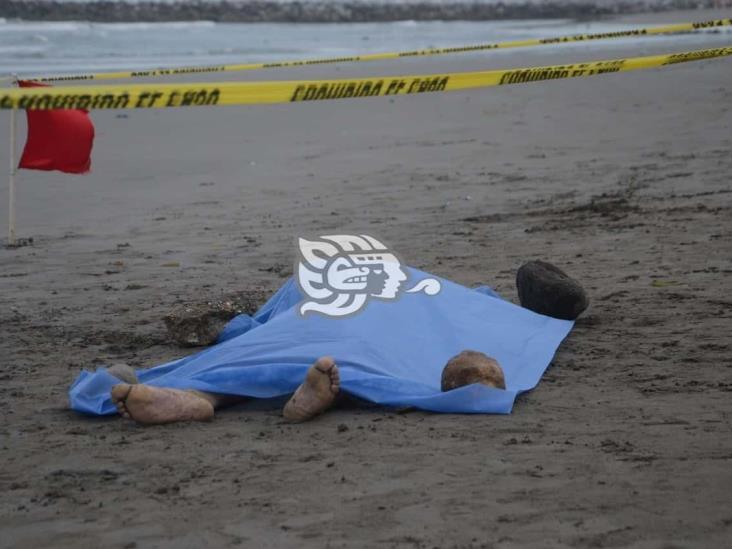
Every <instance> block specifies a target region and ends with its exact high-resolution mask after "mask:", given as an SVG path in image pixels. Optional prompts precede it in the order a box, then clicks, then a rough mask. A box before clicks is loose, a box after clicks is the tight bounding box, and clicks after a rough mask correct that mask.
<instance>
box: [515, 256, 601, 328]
mask: <svg viewBox="0 0 732 549" xmlns="http://www.w3.org/2000/svg"><path fill="white" fill-rule="evenodd" d="M516 288H517V289H518V295H519V300H520V301H521V306H522V307H525V308H527V309H529V310H531V311H534V312H535V313H539V314H542V315H547V316H551V317H554V318H561V319H564V320H575V319H576V318H577V317H578V316H579V315H580V314H582V311H584V310H585V309H586V308H587V305H589V303H590V300H589V299H588V298H587V294H586V293H585V290H584V289H583V288H582V286H581V285H580V283H579V282H577V281H576V280H574V279H573V278H571V277H570V276H568V275H567V274H566V273H565V272H564V271H562V270H561V269H559V268H558V267H555V266H554V265H552V264H551V263H547V262H546V261H529V262H527V263H524V264H523V265H522V266H521V268H520V269H519V270H518V272H517V273H516Z"/></svg>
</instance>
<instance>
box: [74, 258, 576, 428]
mask: <svg viewBox="0 0 732 549" xmlns="http://www.w3.org/2000/svg"><path fill="white" fill-rule="evenodd" d="M408 274H409V277H410V279H411V280H418V279H420V278H423V277H425V276H427V275H426V273H423V272H421V271H418V270H416V269H408ZM439 280H440V282H441V284H442V290H441V291H440V293H438V294H437V295H434V296H428V295H425V294H422V293H412V294H410V293H405V294H403V295H401V296H400V297H399V299H397V300H395V301H384V300H378V299H374V300H372V301H370V302H369V303H368V304H367V305H366V307H365V308H364V310H363V311H361V312H359V313H358V314H355V315H353V316H350V317H347V318H332V317H327V316H323V315H320V314H317V313H316V314H308V315H307V316H304V317H303V316H301V315H299V313H298V311H297V305H298V303H300V301H301V300H302V296H301V293H300V290H299V289H298V287H297V284H296V283H295V281H294V280H293V279H290V280H289V281H287V282H286V283H285V284H284V286H283V287H282V288H280V290H279V291H278V292H277V293H276V294H275V295H274V296H273V297H272V298H271V299H270V300H269V301H268V302H267V303H266V304H265V305H264V306H263V307H262V308H261V309H260V310H259V311H258V312H257V313H256V314H255V315H254V316H253V317H250V316H248V315H240V316H238V317H236V318H234V319H233V320H232V321H231V322H230V323H229V324H228V325H227V326H226V328H225V329H224V332H223V333H222V334H221V337H220V338H219V342H218V343H217V344H216V345H214V346H212V347H209V348H207V349H206V350H204V351H201V352H199V353H196V354H194V355H191V356H188V357H186V358H182V359H180V360H176V361H173V362H169V363H167V364H163V365H161V366H158V367H156V368H151V369H142V370H138V371H137V375H138V377H139V379H140V382H141V383H146V384H149V385H154V386H158V387H171V388H179V389H198V390H201V391H211V392H216V393H225V394H232V395H242V396H250V397H258V398H268V397H276V396H281V395H286V394H288V393H291V392H293V391H294V390H295V389H296V388H297V386H298V385H299V384H300V383H301V382H302V380H303V378H304V376H305V373H306V371H307V369H308V368H309V367H310V365H312V364H313V362H314V361H315V360H316V359H317V358H318V357H321V356H323V355H330V356H332V357H333V358H334V359H335V361H336V363H337V364H338V367H339V369H340V377H341V389H342V390H343V391H345V392H348V393H350V394H353V395H355V396H358V397H360V398H363V399H366V400H368V401H371V402H374V403H378V404H383V405H388V406H400V407H401V406H414V407H417V408H421V409H424V410H431V411H434V412H457V413H509V412H510V411H511V409H512V407H513V402H514V399H515V398H516V395H517V394H519V393H521V392H523V391H528V390H530V389H532V388H534V387H535V386H536V384H537V383H538V382H539V380H540V379H541V376H542V374H543V373H544V371H545V370H546V368H547V366H548V365H549V363H550V362H551V359H552V357H553V356H554V353H555V352H556V349H557V347H558V346H559V344H560V343H561V342H562V340H563V339H564V338H565V337H566V336H567V334H568V333H569V331H570V330H571V329H572V326H573V322H571V321H566V320H558V319H554V318H550V317H547V316H543V315H539V314H536V313H533V312H531V311H529V310H527V309H523V308H521V307H519V306H516V305H514V304H512V303H509V302H508V301H505V300H503V299H501V298H500V297H499V296H498V295H497V294H496V293H495V292H493V291H492V290H490V289H489V288H479V289H469V288H466V287H464V286H460V285H458V284H455V283H453V282H450V281H448V280H444V279H439ZM466 349H470V350H475V351H481V352H483V353H485V354H487V355H488V356H491V357H493V358H495V359H496V360H498V362H499V364H500V365H501V366H502V367H503V370H504V373H505V376H506V390H500V389H493V388H491V387H487V386H484V385H479V384H475V385H469V386H466V387H461V388H459V389H455V390H452V391H448V392H442V391H441V389H440V381H441V375H442V370H443V368H444V366H445V364H446V363H447V361H448V360H449V359H450V358H451V357H453V356H455V355H456V354H458V353H459V352H461V351H463V350H466ZM117 383H119V380H117V379H116V378H114V377H113V376H111V375H110V374H109V373H107V371H106V369H104V368H100V369H98V370H97V371H96V372H88V371H83V372H82V373H81V374H80V375H79V377H78V378H77V379H76V381H75V382H74V384H73V385H72V387H71V389H70V390H69V397H70V401H71V407H72V408H73V409H74V410H76V411H79V412H82V413H87V414H98V415H105V414H112V413H115V412H116V410H115V408H114V406H113V404H112V402H111V400H110V396H109V395H110V390H111V388H112V387H113V386H114V385H115V384H117Z"/></svg>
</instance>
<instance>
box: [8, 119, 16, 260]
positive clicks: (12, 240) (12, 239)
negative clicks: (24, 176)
mask: <svg viewBox="0 0 732 549" xmlns="http://www.w3.org/2000/svg"><path fill="white" fill-rule="evenodd" d="M15 111H16V109H15V106H13V108H12V109H10V172H9V174H8V175H9V180H8V245H9V246H15V244H16V236H15V172H16V167H15V133H16V132H15V126H16V118H15Z"/></svg>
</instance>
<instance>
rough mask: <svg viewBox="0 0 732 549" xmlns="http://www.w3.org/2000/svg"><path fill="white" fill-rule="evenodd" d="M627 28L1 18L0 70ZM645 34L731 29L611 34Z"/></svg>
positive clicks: (674, 43)
mask: <svg viewBox="0 0 732 549" xmlns="http://www.w3.org/2000/svg"><path fill="white" fill-rule="evenodd" d="M632 28H635V26H632V25H621V24H614V23H607V22H602V23H578V22H576V21H571V20H556V19H555V20H521V21H481V22H464V21H456V22H452V21H451V22H439V21H437V22H415V21H402V22H394V23H350V24H285V23H213V22H209V21H196V22H180V23H88V22H23V21H10V20H4V19H1V18H0V76H7V75H10V74H14V73H15V74H18V75H27V74H36V75H37V74H56V73H74V72H86V71H103V70H124V69H130V70H134V69H149V68H158V67H175V66H198V65H217V64H225V63H248V62H271V61H282V60H292V59H302V58H322V57H340V56H347V55H354V54H358V53H371V52H380V51H399V50H414V49H422V48H431V47H449V46H462V45H470V44H479V43H486V42H496V41H503V40H519V39H525V38H548V37H555V36H561V35H568V34H582V33H603V32H613V31H619V30H627V29H632ZM649 40H651V41H656V42H658V41H666V42H668V43H669V48H670V49H669V51H683V50H684V49H694V48H702V47H714V46H715V45H720V46H721V45H728V44H729V43H730V42H731V41H732V32H731V29H730V28H722V29H721V30H720V31H718V32H715V33H712V34H710V33H708V32H702V33H694V34H683V35H675V36H655V37H646V38H642V37H641V38H623V39H620V40H614V41H612V42H613V43H618V44H627V43H629V42H633V41H649ZM556 47H562V48H576V47H587V44H582V43H570V44H562V45H560V46H554V48H556ZM541 49H542V48H537V50H539V51H540V50H541ZM543 49H547V48H543ZM504 51H505V50H504ZM500 54H501V51H494V52H490V53H489V54H488V55H500ZM484 55H485V54H484Z"/></svg>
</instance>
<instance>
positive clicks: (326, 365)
mask: <svg viewBox="0 0 732 549" xmlns="http://www.w3.org/2000/svg"><path fill="white" fill-rule="evenodd" d="M315 367H316V368H317V369H318V370H320V371H321V372H323V373H327V372H330V371H331V370H332V369H333V368H334V367H335V362H334V361H333V358H332V357H329V356H322V357H320V358H319V359H318V360H317V361H316V362H315Z"/></svg>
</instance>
